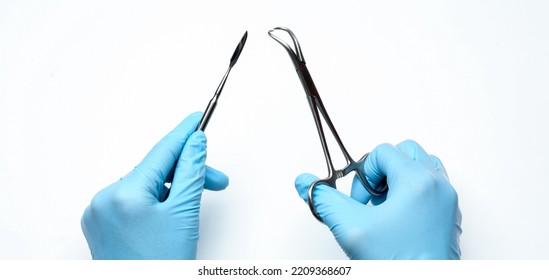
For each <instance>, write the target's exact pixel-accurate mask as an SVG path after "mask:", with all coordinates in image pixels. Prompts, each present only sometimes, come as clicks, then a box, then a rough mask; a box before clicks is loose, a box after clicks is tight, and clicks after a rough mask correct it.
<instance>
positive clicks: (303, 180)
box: [295, 174, 363, 230]
mask: <svg viewBox="0 0 549 280" xmlns="http://www.w3.org/2000/svg"><path fill="white" fill-rule="evenodd" d="M316 180H318V178H317V177H316V176H314V175H311V174H301V175H299V176H298V177H297V178H296V180H295V188H296V190H297V192H298V193H299V196H301V198H302V199H303V200H304V201H305V202H308V200H309V198H308V190H309V186H310V185H311V184H312V183H313V182H314V181H316ZM313 202H314V206H315V209H316V212H317V213H318V215H319V216H320V218H321V219H322V221H323V222H324V223H325V224H326V225H327V226H328V227H329V228H330V229H331V230H333V228H334V227H336V226H337V225H339V224H341V223H342V222H345V221H346V220H348V219H349V218H350V217H352V216H354V215H356V214H358V213H359V212H360V211H359V210H358V209H357V208H360V207H361V206H363V205H362V204H360V203H359V202H357V201H355V200H354V199H352V198H350V197H349V196H347V195H345V194H343V193H342V192H340V191H338V190H336V189H334V188H332V187H330V186H328V185H323V184H320V185H317V186H316V187H315V188H314V190H313Z"/></svg>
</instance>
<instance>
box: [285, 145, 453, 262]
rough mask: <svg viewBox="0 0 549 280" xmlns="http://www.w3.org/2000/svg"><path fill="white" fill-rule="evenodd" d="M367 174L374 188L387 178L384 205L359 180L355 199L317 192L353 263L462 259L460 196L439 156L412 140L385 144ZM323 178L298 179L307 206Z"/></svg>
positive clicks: (326, 189) (325, 189)
mask: <svg viewBox="0 0 549 280" xmlns="http://www.w3.org/2000/svg"><path fill="white" fill-rule="evenodd" d="M364 171H365V173H366V177H367V179H368V182H369V183H370V184H371V185H372V186H377V185H379V184H380V183H381V182H382V180H383V178H384V177H387V184H388V185H389V190H388V193H387V196H386V198H385V200H384V201H381V200H379V199H378V198H373V197H372V196H371V195H370V194H369V193H368V192H367V191H366V190H365V189H364V187H363V186H362V184H361V183H360V181H359V180H358V178H355V179H354V181H353V186H352V190H351V197H349V196H347V195H345V194H343V193H341V192H339V191H337V190H336V189H333V188H331V187H329V186H326V185H319V186H317V187H316V188H315V189H314V191H313V201H314V203H315V207H316V210H317V212H318V214H319V215H320V217H321V218H322V220H323V221H324V223H325V224H326V225H327V226H328V227H329V228H330V230H331V231H332V233H333V235H334V237H335V238H336V240H337V242H338V243H339V245H340V246H341V248H342V249H343V250H344V251H345V253H346V254H347V256H348V257H349V258H351V259H459V258H460V254H461V251H460V247H459V236H460V234H461V212H460V210H459V207H458V197H457V194H456V191H455V190H454V188H453V187H452V185H450V182H449V181H448V175H447V173H446V170H445V169H444V167H443V165H442V163H441V162H440V160H439V159H438V158H437V157H435V156H430V155H428V154H427V153H426V152H425V151H424V150H423V148H422V147H421V146H419V145H418V144H417V143H416V142H413V141H410V140H408V141H404V142H402V143H400V144H398V145H397V146H396V147H394V146H392V145H389V144H383V145H380V146H378V147H377V148H375V149H374V150H373V151H372V152H371V153H370V155H369V156H368V157H367V159H366V161H365V163H364ZM317 179H318V178H317V177H316V176H314V175H310V174H302V175H300V176H298V177H297V179H296V181H295V186H296V189H297V191H298V193H299V195H300V196H301V197H302V198H303V199H304V200H305V201H307V199H308V198H307V191H308V188H309V185H310V184H311V183H312V182H313V181H315V180H317ZM370 201H371V202H372V204H368V202H370ZM367 204H368V205H367Z"/></svg>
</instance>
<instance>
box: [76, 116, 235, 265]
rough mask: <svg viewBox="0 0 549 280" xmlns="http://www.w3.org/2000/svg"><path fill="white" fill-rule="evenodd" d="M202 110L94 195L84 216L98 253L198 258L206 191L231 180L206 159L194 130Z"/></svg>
mask: <svg viewBox="0 0 549 280" xmlns="http://www.w3.org/2000/svg"><path fill="white" fill-rule="evenodd" d="M201 116H202V114H201V113H195V114H192V115H190V116H189V117H187V118H186V119H185V120H184V121H183V122H181V124H180V125H179V126H177V127H176V128H175V129H174V130H173V131H172V132H170V133H169V134H168V135H167V136H165V137H164V138H163V139H162V140H161V141H160V142H159V143H158V144H156V146H154V148H153V149H152V150H151V151H150V152H149V154H147V156H146V157H145V159H143V161H142V162H141V163H140V164H139V165H138V166H137V167H135V169H134V170H132V171H131V172H130V173H129V174H128V175H126V176H125V177H124V178H122V179H120V180H119V181H118V182H116V183H114V184H112V185H110V186H108V187H107V188H105V189H103V190H101V191H100V192H98V193H97V194H96V195H95V197H94V198H93V200H92V202H91V204H90V206H88V207H87V209H86V210H85V212H84V215H83V217H82V221H81V224H82V231H83V232H84V235H85V237H86V240H87V241H88V245H89V248H90V251H91V253H92V257H93V258H94V259H194V258H196V249H197V241H198V224H199V213H200V200H201V197H202V191H203V189H204V188H206V189H210V190H222V189H225V188H226V187H227V185H228V177H227V176H226V175H225V174H223V173H221V172H219V171H217V170H215V169H213V168H210V167H207V166H206V165H205V161H206V136H205V135H204V133H203V132H202V131H196V132H195V129H196V127H197V125H198V122H199V120H200V118H201ZM178 155H179V157H178ZM176 160H178V163H177V168H176V170H175V174H174V179H173V182H172V185H171V189H170V192H169V196H168V197H167V199H166V200H165V201H163V200H164V196H165V194H166V188H165V187H164V179H165V178H166V176H167V175H168V173H169V172H170V170H171V169H172V167H173V165H174V163H175V161H176Z"/></svg>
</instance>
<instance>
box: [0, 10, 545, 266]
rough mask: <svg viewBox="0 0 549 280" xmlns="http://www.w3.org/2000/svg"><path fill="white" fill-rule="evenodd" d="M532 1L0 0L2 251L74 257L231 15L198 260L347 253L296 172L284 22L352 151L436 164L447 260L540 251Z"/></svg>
mask: <svg viewBox="0 0 549 280" xmlns="http://www.w3.org/2000/svg"><path fill="white" fill-rule="evenodd" d="M548 14H549V4H547V2H545V1H417V2H416V3H412V2H411V1H358V0H357V1H286V0H279V1H127V2H123V1H2V2H0V258H3V259H28V258H30V259H89V258H90V255H89V250H88V248H87V244H86V241H85V239H84V236H83V235H82V233H81V229H80V217H81V215H82V213H83V211H84V209H85V207H86V206H87V205H88V204H89V202H90V200H91V198H92V197H93V195H94V194H95V193H96V192H97V191H99V190H100V189H102V188H103V187H106V186H107V185H109V184H110V183H111V182H114V181H116V180H117V179H118V178H120V177H121V176H123V175H125V174H126V173H127V172H128V171H129V170H131V169H132V168H133V167H134V166H135V165H136V164H137V163H138V162H139V161H140V160H141V159H142V158H143V156H144V155H145V154H146V153H147V152H148V150H149V149H150V148H151V147H152V146H153V145H154V144H155V143H156V142H157V141H158V140H159V139H160V138H162V137H163V136H164V135H165V134H166V133H168V132H169V131H170V130H171V129H172V128H173V127H175V125H177V124H178V123H179V122H180V121H181V120H182V119H183V118H184V117H186V116H187V115H188V114H189V113H191V112H194V111H200V110H203V109H204V108H205V106H206V104H207V102H208V101H209V99H210V97H211V95H212V93H213V92H214V90H215V88H216V87H217V84H218V83H219V81H220V79H221V77H222V75H223V74H224V72H225V70H226V67H227V66H228V62H229V58H230V56H231V55H232V52H233V50H234V48H235V47H236V44H237V43H238V40H240V38H241V36H242V34H243V33H244V31H245V30H248V32H249V37H248V42H247V44H246V46H245V48H244V52H243V53H242V56H241V57H240V60H239V62H238V64H237V65H236V66H235V68H234V69H233V71H232V73H231V76H230V77H229V80H228V82H227V84H226V86H225V89H224V91H223V95H222V97H221V99H220V102H219V105H218V107H217V110H216V112H215V114H214V116H213V118H212V120H211V122H210V124H209V126H208V130H207V136H208V164H209V165H211V166H214V167H216V168H218V169H220V170H222V171H224V172H225V173H227V174H228V175H229V177H230V180H231V181H230V186H229V188H228V189H227V190H225V191H223V192H216V193H214V192H206V193H205V194H204V196H203V205H202V213H201V233H200V234H201V239H200V242H199V252H198V258H201V259H345V255H344V254H343V252H342V251H341V250H340V248H339V247H338V245H337V243H336V242H335V241H334V239H333V236H332V235H331V233H330V232H329V230H328V229H327V228H326V227H325V226H324V225H322V224H320V223H318V222H317V221H316V220H315V219H314V218H313V217H312V216H311V214H310V213H309V210H308V207H307V206H306V204H305V203H304V202H303V201H302V200H301V199H300V198H299V197H298V195H297V193H296V191H295V189H294V186H293V181H294V178H295V176H296V175H298V174H299V173H302V172H311V173H315V174H317V175H319V176H324V175H325V174H326V170H325V166H324V159H323V155H322V151H321V147H320V145H319V142H318V137H317V134H316V130H315V128H314V123H313V120H312V117H311V115H310V111H309V108H308V105H307V102H306V99H305V98H304V93H303V90H302V88H301V85H300V83H299V80H298V78H297V76H296V75H295V71H294V69H293V66H292V64H291V61H290V59H289V57H288V55H287V54H286V52H285V51H284V49H283V48H282V47H281V46H280V45H278V43H276V42H275V41H274V40H272V39H271V38H270V37H268V36H267V31H268V30H269V29H270V28H272V27H275V26H280V25H282V26H287V27H290V28H291V29H292V30H293V31H294V32H295V33H296V35H297V36H298V38H299V40H300V42H301V45H302V48H303V52H304V55H305V59H306V60H307V63H308V64H307V65H308V67H309V70H310V71H311V74H312V76H313V78H314V79H315V82H316V85H317V87H318V89H319V91H320V94H321V96H322V97H323V100H324V103H325V105H326V107H327V109H328V112H329V113H330V116H331V118H332V120H333V122H334V124H335V125H336V127H337V129H338V132H339V133H340V136H341V137H342V140H343V142H344V143H345V144H346V146H347V149H348V150H349V152H350V153H351V154H352V155H354V157H355V158H359V157H361V156H362V155H363V154H364V153H366V152H368V151H370V150H372V149H373V148H374V147H375V146H377V145H378V144H380V143H384V142H388V143H392V144H397V143H399V142H400V141H402V140H405V139H414V140H416V141H417V142H419V143H420V144H421V145H422V146H423V147H424V148H425V149H426V150H427V151H428V152H430V153H432V154H435V155H437V156H438V157H440V158H441V159H442V161H443V163H444V164H445V166H446V169H447V170H448V173H449V175H450V179H451V182H452V183H453V185H454V187H455V189H456V190H457V192H458V194H459V199H460V208H461V211H462V213H463V223H462V227H463V234H462V236H461V249H462V252H463V254H462V257H463V258H464V259H547V258H549V241H548V240H547V236H549V221H548V215H547V213H549V206H548V204H547V203H546V201H547V197H549V176H547V167H548V164H547V158H549V147H548V143H549V133H548V131H547V120H549V113H548V111H549V110H548V109H549V108H548V104H549V102H548V101H549V95H548V90H549V84H548V82H547V77H548V76H549V75H548V74H549V51H548V50H549V24H548V22H547V15H548ZM332 153H334V154H336V150H334V151H333V152H332ZM338 159H339V158H338ZM349 182H350V180H345V181H344V182H342V184H340V185H348V183H349ZM348 190H349V188H346V187H343V188H342V191H347V192H348Z"/></svg>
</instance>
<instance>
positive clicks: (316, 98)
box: [268, 27, 388, 222]
mask: <svg viewBox="0 0 549 280" xmlns="http://www.w3.org/2000/svg"><path fill="white" fill-rule="evenodd" d="M275 31H284V32H286V33H287V34H288V35H289V36H290V38H291V39H292V43H293V46H294V48H292V47H291V46H290V45H289V44H288V43H286V42H285V41H284V40H282V39H281V38H279V37H278V36H276V35H275V34H274V33H275ZM268 34H269V36H271V38H273V39H274V40H275V41H277V42H278V43H279V44H280V45H282V46H283V47H284V49H286V51H287V52H288V54H289V55H290V58H291V59H292V62H293V64H294V67H295V70H296V72H297V75H298V76H299V79H300V81H301V84H302V85H303V88H304V89H305V93H306V95H307V101H308V102H309V106H310V108H311V111H312V114H313V118H314V120H315V124H316V129H317V131H318V136H319V137H320V142H321V144H322V149H323V151H324V157H325V158H326V164H327V166H328V177H326V178H325V179H320V180H316V181H314V182H313V183H311V185H310V186H309V190H308V204H309V208H310V209H311V212H312V213H313V215H314V216H315V217H316V218H317V219H318V220H319V221H321V222H322V218H321V217H320V215H319V214H318V212H317V211H316V208H315V205H314V202H313V190H314V189H315V187H317V186H318V185H319V184H324V185H328V186H330V187H332V188H334V189H335V188H336V180H337V179H339V178H342V177H344V176H346V175H347V174H349V173H350V172H351V171H354V172H355V174H356V175H357V177H358V179H359V180H360V182H361V183H362V185H363V186H364V188H365V189H366V190H367V191H368V192H369V193H370V194H371V195H372V196H376V197H378V196H382V195H383V194H385V193H386V192H387V189H388V186H387V183H386V179H384V181H383V182H382V183H381V185H380V186H377V187H376V186H374V187H372V186H371V185H370V184H369V183H368V180H367V179H366V174H365V173H364V161H365V159H366V158H367V157H368V154H369V153H366V154H365V155H364V156H363V157H362V158H361V159H360V160H358V161H354V160H353V159H352V158H351V156H350V155H349V153H348V152H347V149H346V148H345V146H343V143H342V142H341V139H340V138H339V135H338V133H337V131H336V129H335V127H334V125H333V123H332V121H331V120H330V117H329V116H328V113H327V112H326V109H325V107H324V104H323V103H322V99H321V98H320V95H319V94H318V91H317V89H316V87H315V84H314V82H313V79H312V77H311V75H310V74H309V70H308V69H307V66H306V65H305V58H304V57H303V52H302V51H301V46H300V45H299V42H298V40H297V38H296V36H295V35H294V33H293V32H292V31H291V30H290V29H288V28H286V27H275V28H273V29H271V30H269V32H268ZM319 111H320V114H321V115H322V117H323V118H324V122H325V123H326V124H327V126H328V128H329V129H330V131H331V133H332V135H333V137H334V138H335V140H336V142H337V144H338V146H339V148H340V149H341V152H342V153H343V156H344V157H345V160H346V161H347V165H346V166H345V167H343V168H342V169H339V170H336V169H335V168H334V165H333V163H332V159H331V156H330V151H329V150H328V144H327V142H326V138H325V136H324V130H323V129H322V123H321V119H320V115H319Z"/></svg>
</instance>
